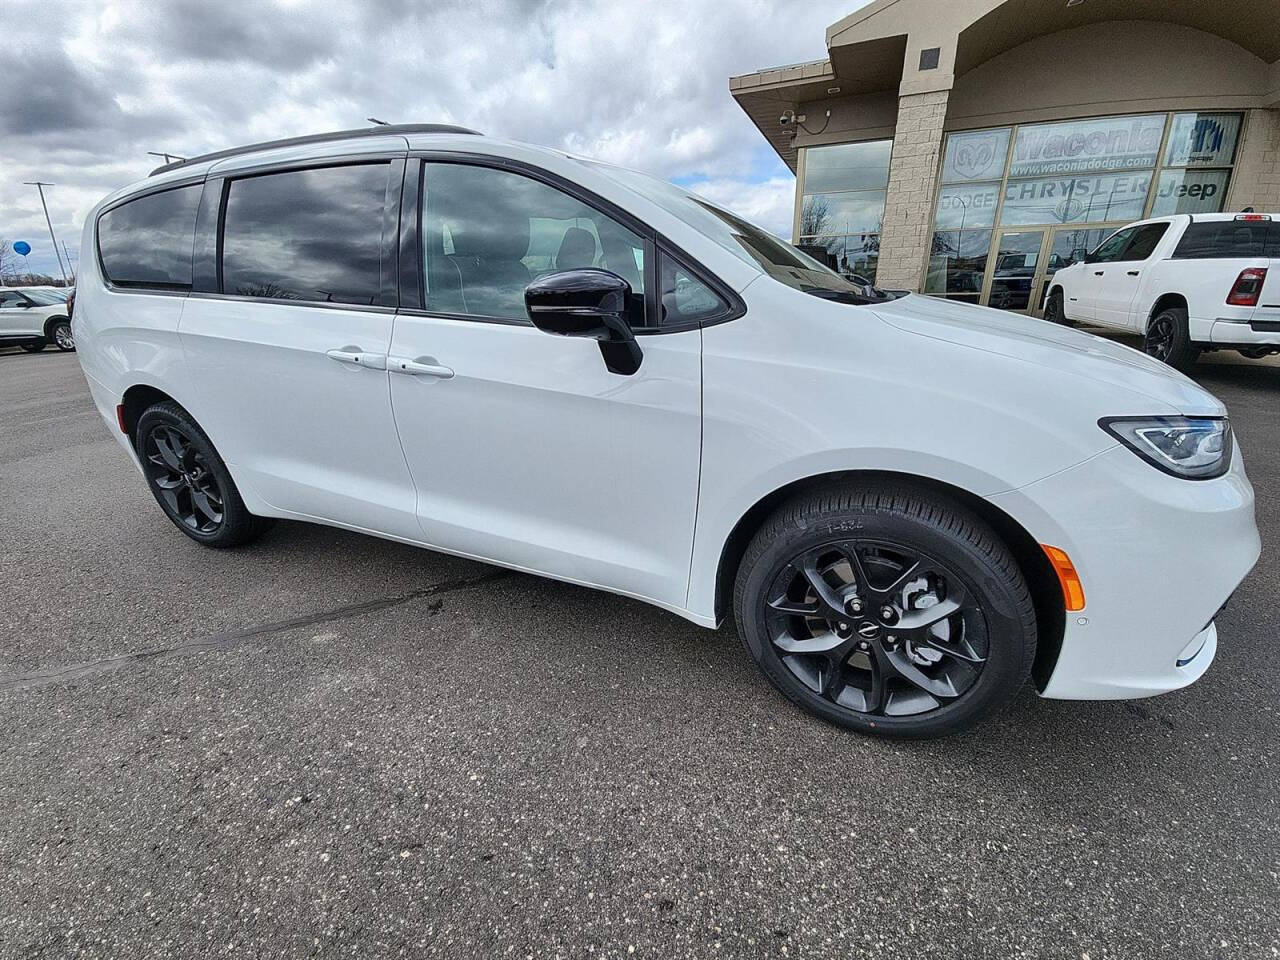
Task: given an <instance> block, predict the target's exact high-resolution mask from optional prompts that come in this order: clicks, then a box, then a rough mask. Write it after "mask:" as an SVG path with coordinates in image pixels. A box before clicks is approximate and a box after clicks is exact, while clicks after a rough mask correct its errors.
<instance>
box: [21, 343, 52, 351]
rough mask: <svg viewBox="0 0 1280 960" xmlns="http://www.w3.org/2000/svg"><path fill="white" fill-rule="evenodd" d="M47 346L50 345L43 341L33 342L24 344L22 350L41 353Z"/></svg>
mask: <svg viewBox="0 0 1280 960" xmlns="http://www.w3.org/2000/svg"><path fill="white" fill-rule="evenodd" d="M47 346H48V344H47V343H46V342H45V341H43V340H33V341H32V342H30V343H24V344H23V345H22V349H23V350H25V351H27V353H39V352H40V351H41V350H43V349H44V348H45V347H47Z"/></svg>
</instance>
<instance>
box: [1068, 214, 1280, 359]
mask: <svg viewBox="0 0 1280 960" xmlns="http://www.w3.org/2000/svg"><path fill="white" fill-rule="evenodd" d="M1044 316H1045V319H1046V320H1051V321H1054V322H1057V323H1075V322H1084V323H1088V324H1095V325H1098V326H1103V327H1113V328H1115V329H1117V330H1128V331H1131V332H1133V333H1140V334H1142V336H1143V349H1145V350H1146V352H1147V353H1149V354H1150V355H1151V356H1153V357H1155V358H1156V359H1158V360H1163V361H1164V362H1165V363H1167V364H1169V365H1171V366H1174V367H1178V368H1179V369H1184V370H1185V369H1187V368H1188V367H1190V366H1191V365H1192V364H1193V363H1195V361H1196V358H1197V357H1199V356H1200V354H1201V353H1202V352H1204V351H1206V350H1238V351H1240V353H1242V354H1244V355H1245V356H1246V357H1252V358H1254V359H1259V358H1261V357H1265V356H1266V355H1267V354H1270V353H1280V222H1277V221H1276V219H1275V218H1273V217H1272V216H1271V214H1267V213H1208V214H1204V213H1197V214H1188V213H1182V214H1177V215H1175V216H1170V217H1157V218H1155V219H1154V220H1143V221H1140V222H1138V223H1131V224H1129V225H1128V226H1126V227H1123V228H1121V229H1120V230H1117V231H1116V232H1115V233H1113V234H1112V235H1111V236H1109V237H1107V238H1106V239H1105V240H1103V241H1102V243H1101V244H1099V245H1098V247H1097V249H1095V250H1094V251H1093V252H1091V253H1088V254H1084V255H1083V256H1082V257H1081V258H1080V261H1079V262H1078V263H1073V264H1071V265H1070V266H1068V267H1064V268H1063V269H1061V270H1059V271H1058V272H1057V273H1056V274H1054V276H1053V279H1052V280H1051V281H1050V282H1049V288H1048V296H1047V298H1046V300H1045V311H1044Z"/></svg>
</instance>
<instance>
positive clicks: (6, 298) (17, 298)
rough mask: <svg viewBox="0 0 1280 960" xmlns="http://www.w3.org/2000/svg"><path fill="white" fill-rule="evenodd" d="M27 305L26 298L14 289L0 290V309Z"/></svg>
mask: <svg viewBox="0 0 1280 960" xmlns="http://www.w3.org/2000/svg"><path fill="white" fill-rule="evenodd" d="M26 305H27V298H26V297H24V296H23V295H22V294H20V293H18V292H17V291H16V290H0V310H2V309H8V308H19V307H25V306H26Z"/></svg>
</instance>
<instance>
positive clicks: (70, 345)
mask: <svg viewBox="0 0 1280 960" xmlns="http://www.w3.org/2000/svg"><path fill="white" fill-rule="evenodd" d="M49 339H51V340H52V341H53V342H54V344H55V345H56V346H57V348H58V349H59V350H64V351H70V350H74V349H75V348H76V338H75V337H74V336H72V334H71V321H70V320H68V319H66V318H65V317H63V318H62V319H61V320H55V321H54V322H53V324H52V326H50V327H49Z"/></svg>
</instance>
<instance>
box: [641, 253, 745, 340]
mask: <svg viewBox="0 0 1280 960" xmlns="http://www.w3.org/2000/svg"><path fill="white" fill-rule="evenodd" d="M658 279H659V280H660V281H661V283H662V317H661V320H660V323H661V324H662V326H664V327H670V326H676V325H678V324H685V323H707V322H709V321H711V320H717V319H719V318H720V317H723V316H724V315H725V314H726V313H728V312H729V305H728V304H727V303H725V301H724V299H723V298H722V297H721V296H720V294H718V293H716V292H715V291H714V290H712V289H711V288H710V287H709V286H707V285H706V284H705V283H703V282H702V281H701V280H699V279H698V278H697V277H696V276H695V275H694V274H693V273H691V272H690V271H689V270H686V269H685V268H684V267H683V266H682V265H681V264H680V263H678V262H677V261H676V260H674V259H672V258H671V257H669V256H667V255H666V254H665V253H664V254H661V255H660V256H659V257H658Z"/></svg>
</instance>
